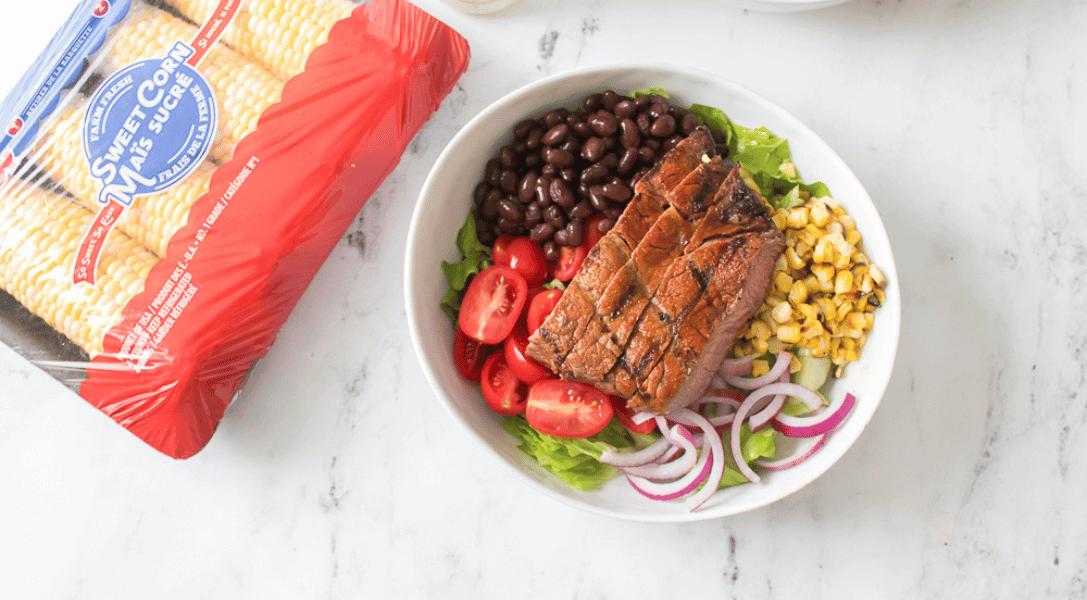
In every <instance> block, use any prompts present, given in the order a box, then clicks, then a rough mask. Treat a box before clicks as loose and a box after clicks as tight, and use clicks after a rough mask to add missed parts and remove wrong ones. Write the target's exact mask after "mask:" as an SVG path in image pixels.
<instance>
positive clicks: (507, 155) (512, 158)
mask: <svg viewBox="0 0 1087 600" xmlns="http://www.w3.org/2000/svg"><path fill="white" fill-rule="evenodd" d="M498 162H500V163H502V166H503V167H505V168H507V169H516V168H517V166H518V165H519V164H520V163H521V160H520V157H519V156H517V153H516V152H514V151H513V148H511V147H510V146H502V148H501V149H499V151H498Z"/></svg>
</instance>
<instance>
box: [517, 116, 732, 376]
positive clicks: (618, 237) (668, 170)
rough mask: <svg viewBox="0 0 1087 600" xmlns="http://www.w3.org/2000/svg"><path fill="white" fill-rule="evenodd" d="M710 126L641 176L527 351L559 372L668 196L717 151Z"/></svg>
mask: <svg viewBox="0 0 1087 600" xmlns="http://www.w3.org/2000/svg"><path fill="white" fill-rule="evenodd" d="M714 148H715V147H714V143H713V137H712V136H711V135H710V133H709V130H707V129H705V128H704V127H703V128H699V129H698V130H696V131H694V132H693V133H692V134H691V135H690V136H688V137H687V138H685V139H684V140H683V141H681V142H680V143H679V144H677V145H676V147H675V148H673V149H672V151H671V152H669V153H668V154H666V155H665V156H664V158H663V159H662V160H660V161H659V162H657V164H656V165H655V166H654V167H653V169H651V170H650V171H649V173H647V174H646V175H645V176H644V177H642V178H641V179H640V180H639V181H638V183H637V184H636V185H635V194H634V197H633V198H632V199H631V201H630V203H629V204H628V205H627V208H626V209H625V210H624V211H623V214H622V216H620V218H619V220H618V221H617V222H616V224H615V226H614V227H612V229H611V230H610V231H609V232H608V233H607V234H606V235H604V236H603V237H602V238H601V239H600V241H599V242H597V244H596V245H595V246H594V247H593V248H592V250H590V251H589V254H588V256H586V258H585V261H584V262H583V263H582V266H581V268H580V269H579V270H578V273H577V275H576V276H575V277H574V279H573V280H572V281H571V282H570V284H569V285H567V287H566V290H565V292H563V295H562V298H561V299H560V300H559V303H558V304H557V305H556V306H555V308H554V310H553V311H552V312H551V315H550V316H549V317H548V319H547V320H546V321H545V322H544V324H543V325H541V326H540V328H539V329H538V330H537V331H536V332H535V333H533V334H532V336H530V338H529V346H528V349H527V353H528V355H529V356H531V357H532V358H534V359H535V360H536V361H537V362H539V363H540V364H542V365H544V366H545V367H547V368H548V369H550V370H551V371H552V372H553V373H559V372H560V368H561V366H562V363H563V360H565V358H566V356H567V354H568V353H569V352H570V350H571V349H572V348H573V346H574V343H575V342H576V341H577V339H578V338H579V336H580V335H581V332H582V330H583V329H584V328H585V326H586V325H587V324H588V323H589V321H590V320H591V318H592V315H593V314H595V313H596V306H597V301H598V299H599V298H600V296H601V295H602V294H603V292H604V290H605V288H606V286H607V284H608V282H609V281H610V280H611V278H612V276H613V275H614V274H615V273H616V271H618V270H619V269H620V268H621V267H622V266H623V265H624V264H626V262H627V261H628V260H629V258H630V254H631V252H632V251H633V250H634V248H635V247H636V246H637V245H638V243H639V242H640V241H641V239H642V238H643V237H644V236H645V234H646V232H647V231H648V230H649V229H650V227H651V226H652V225H653V223H654V222H656V220H657V218H658V217H659V216H660V214H661V213H662V212H663V211H664V209H665V208H666V207H667V200H666V198H665V195H666V194H667V193H668V191H670V190H671V189H672V188H674V187H675V186H676V185H678V184H679V183H680V182H681V181H682V180H683V178H684V177H685V176H686V175H687V174H688V173H690V172H691V171H692V170H694V169H695V168H696V167H697V166H698V165H699V164H701V162H702V157H703V156H706V155H711V154H713V153H714V151H715V150H714Z"/></svg>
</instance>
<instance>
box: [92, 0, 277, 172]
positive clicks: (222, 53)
mask: <svg viewBox="0 0 1087 600" xmlns="http://www.w3.org/2000/svg"><path fill="white" fill-rule="evenodd" d="M196 33H197V28H196V27H193V26H192V25H189V24H188V23H186V22H185V21H182V20H181V19H178V18H176V17H173V16H171V15H170V14H168V13H166V12H164V11H161V10H158V9H152V8H148V9H147V11H146V12H145V13H144V14H143V15H141V16H140V17H136V16H135V15H133V16H132V17H130V18H129V19H127V20H126V21H125V22H124V24H123V25H121V27H120V29H119V30H118V31H117V33H116V44H115V45H114V46H113V48H112V49H111V50H110V51H109V54H108V56H107V63H108V64H107V67H109V70H110V71H115V70H117V69H120V68H122V67H124V66H125V65H128V64H131V63H134V62H136V61H139V60H143V59H147V58H157V57H163V56H166V53H167V51H168V50H169V49H170V48H172V47H173V45H174V43H175V42H178V41H182V42H186V43H189V42H192V40H193V38H194V37H195V36H196ZM197 69H198V70H199V71H200V73H201V74H203V75H204V77H205V78H206V79H207V80H208V83H209V84H211V89H212V91H213V92H214V93H215V98H216V101H217V102H218V104H219V136H218V139H217V140H216V142H215V144H214V145H213V146H212V149H211V153H210V154H209V158H211V159H212V160H214V161H215V162H218V163H223V162H226V161H227V160H229V159H230V158H231V156H233V153H234V148H235V146H237V145H238V142H239V141H240V140H241V139H242V138H243V137H245V136H246V134H248V133H250V132H251V131H253V130H254V129H256V127H257V120H258V118H259V117H260V115H261V114H262V113H263V112H264V110H265V109H266V108H268V107H269V106H271V105H272V104H274V103H276V102H278V101H279V98H280V96H281V94H282V93H283V82H282V81H281V80H279V79H278V78H276V77H275V75H273V74H272V72H271V71H269V70H268V69H265V68H264V67H262V66H261V65H259V64H257V63H255V62H253V61H251V60H249V59H247V58H245V57H244V56H242V55H241V54H239V53H238V52H236V51H234V50H231V49H230V48H227V47H225V46H223V45H221V44H216V45H215V46H213V47H212V48H211V49H209V50H208V52H207V54H206V55H205V56H204V59H203V60H202V61H201V62H200V65H199V67H197Z"/></svg>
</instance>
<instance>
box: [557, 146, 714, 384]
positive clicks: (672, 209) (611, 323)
mask: <svg viewBox="0 0 1087 600" xmlns="http://www.w3.org/2000/svg"><path fill="white" fill-rule="evenodd" d="M729 166H731V165H726V164H725V162H724V161H722V160H721V158H720V157H714V158H713V159H707V160H706V161H705V162H703V164H701V165H699V166H698V168H696V169H695V170H694V171H691V172H690V173H689V174H688V175H687V177H685V178H684V179H683V181H682V182H680V184H679V185H678V186H676V187H675V189H673V190H672V191H671V192H670V193H669V194H668V195H667V197H666V198H667V200H668V204H669V206H668V208H666V209H665V210H664V212H662V213H661V215H660V216H659V217H658V218H657V220H656V222H655V223H654V224H653V226H652V227H651V228H650V229H649V231H648V232H647V233H646V234H645V236H644V237H642V239H641V241H640V242H639V243H638V246H637V248H635V249H634V252H632V253H631V254H630V259H629V260H628V261H627V262H626V264H624V265H623V266H622V268H620V269H618V270H617V271H616V272H615V274H614V275H613V276H612V278H611V281H610V282H609V283H608V286H607V288H606V289H605V290H604V293H603V294H602V295H601V297H600V300H599V301H598V303H597V308H596V314H595V315H593V316H592V317H591V318H590V320H589V322H588V324H587V325H586V326H585V328H584V329H583V330H582V333H581V335H579V336H578V339H577V340H576V342H575V344H574V347H573V348H572V349H571V350H570V352H569V354H567V356H566V359H565V360H564V361H563V363H562V366H561V367H560V368H559V371H558V373H559V375H560V376H562V377H564V378H567V379H572V380H575V381H585V382H594V383H599V382H601V381H603V380H604V376H605V375H607V374H608V372H609V371H611V368H612V366H613V365H614V364H615V361H616V359H618V358H619V357H620V356H621V355H622V354H623V352H624V349H625V348H626V344H627V341H628V340H629V339H630V336H631V334H632V333H633V332H634V328H635V326H636V325H637V323H638V321H639V318H640V317H641V316H642V312H643V310H644V309H645V308H646V306H648V304H649V302H650V300H651V299H652V298H653V296H654V294H656V292H657V288H658V286H659V285H660V283H661V281H662V280H663V277H664V275H665V271H664V269H660V268H658V266H659V265H668V264H670V263H672V261H674V260H675V259H676V258H678V257H679V256H680V255H682V254H683V250H684V248H685V247H686V246H687V243H688V240H689V239H690V238H691V236H692V235H693V234H694V232H695V230H696V229H697V226H698V223H699V220H700V219H701V218H702V217H703V216H704V214H705V207H706V206H708V205H709V204H710V202H711V200H712V199H713V198H714V197H715V192H716V191H717V187H718V186H719V185H720V184H721V182H722V181H724V179H725V177H726V176H727V175H728V167H729ZM604 391H610V390H607V389H605V390H604Z"/></svg>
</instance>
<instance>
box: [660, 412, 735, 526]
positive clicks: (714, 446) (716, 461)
mask: <svg viewBox="0 0 1087 600" xmlns="http://www.w3.org/2000/svg"><path fill="white" fill-rule="evenodd" d="M669 415H672V416H673V417H674V418H676V419H677V420H678V419H688V420H689V421H690V422H692V423H694V424H695V425H697V426H698V427H699V428H701V429H702V433H703V435H704V437H703V438H702V439H703V447H704V446H705V444H706V441H707V440H708V441H709V446H710V452H711V453H712V457H711V459H710V463H711V467H710V473H709V475H707V476H706V479H705V483H706V484H705V485H704V486H703V487H702V489H700V490H698V493H696V494H694V495H692V496H691V497H690V498H687V510H690V511H692V512H693V511H696V510H698V508H699V507H700V506H702V505H703V504H705V502H706V500H709V499H710V496H713V495H714V494H716V493H717V488H718V487H720V486H721V476H722V475H724V473H725V446H724V444H723V443H722V442H721V436H720V435H719V434H718V433H717V429H716V428H714V426H713V423H710V420H709V419H707V418H706V417H704V416H702V415H700V414H698V413H696V412H694V411H693V410H689V409H686V408H679V409H676V410H674V411H672V412H671V413H669ZM703 453H705V450H703Z"/></svg>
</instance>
